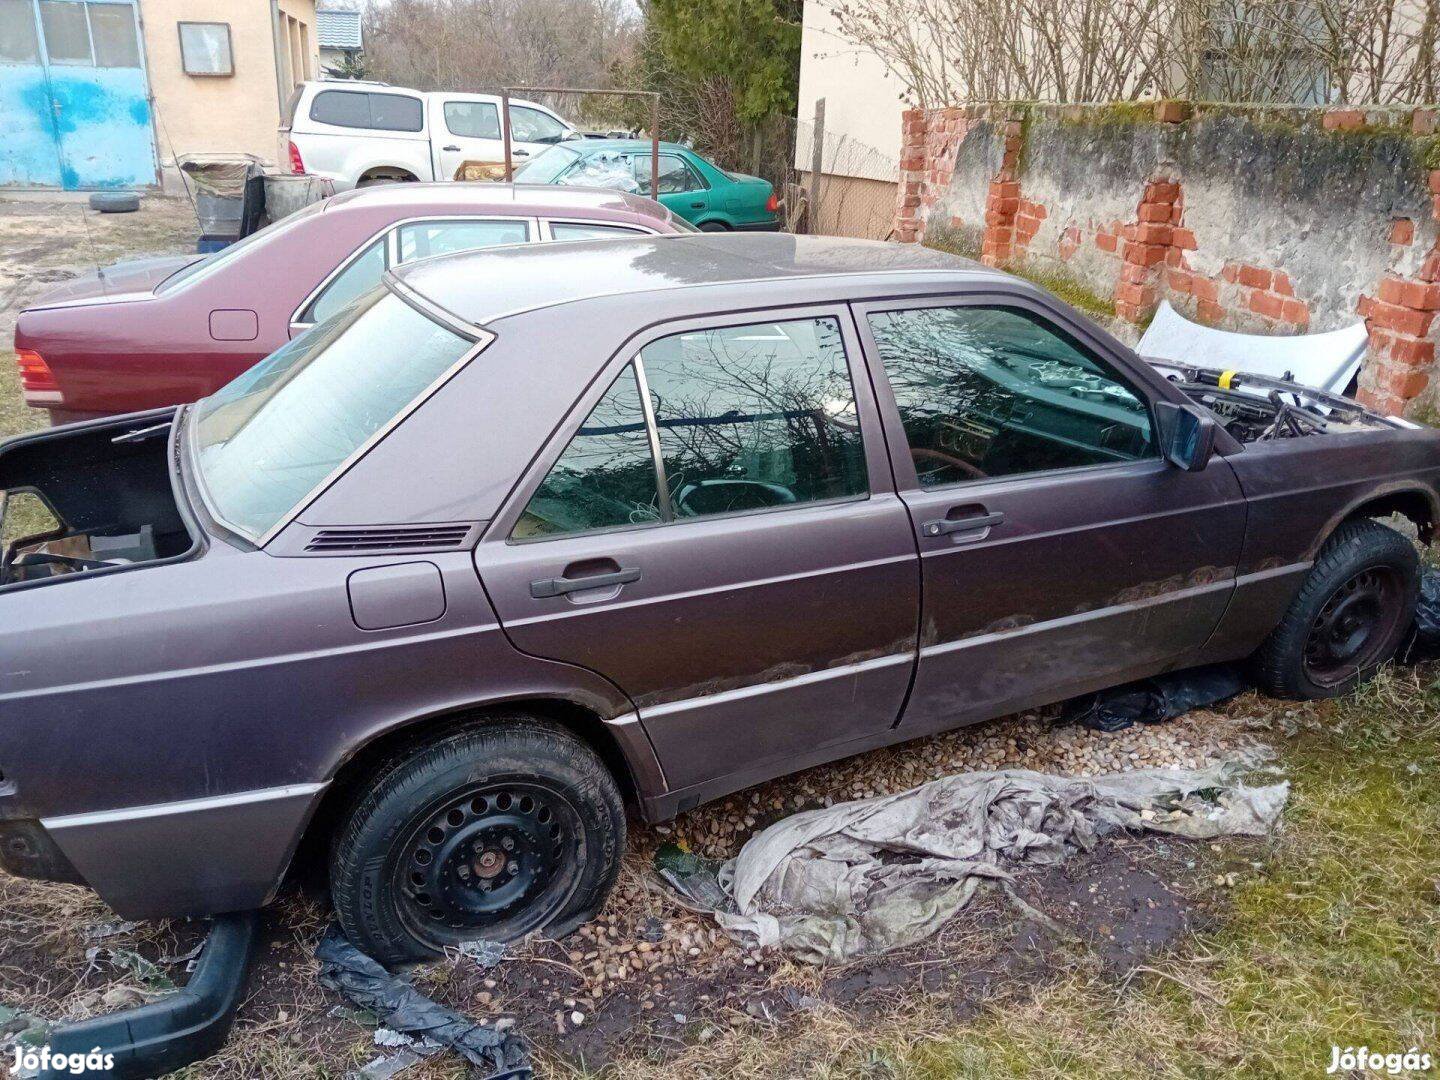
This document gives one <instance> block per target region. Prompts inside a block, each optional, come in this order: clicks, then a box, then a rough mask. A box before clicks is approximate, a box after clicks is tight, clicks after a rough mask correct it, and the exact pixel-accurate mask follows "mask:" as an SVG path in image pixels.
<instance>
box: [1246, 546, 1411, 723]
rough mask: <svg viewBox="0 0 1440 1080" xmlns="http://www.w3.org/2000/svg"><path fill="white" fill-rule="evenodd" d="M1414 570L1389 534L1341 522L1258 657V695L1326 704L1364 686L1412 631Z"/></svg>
mask: <svg viewBox="0 0 1440 1080" xmlns="http://www.w3.org/2000/svg"><path fill="white" fill-rule="evenodd" d="M1418 570H1419V557H1418V556H1417V555H1416V553H1415V548H1414V547H1413V546H1412V545H1411V543H1410V541H1408V540H1406V539H1405V537H1403V536H1401V535H1400V534H1399V533H1397V532H1396V531H1395V530H1394V529H1389V528H1386V527H1385V526H1384V525H1381V524H1379V523H1378V522H1375V521H1347V522H1345V523H1344V524H1343V525H1341V526H1340V527H1339V528H1338V529H1336V530H1335V534H1334V535H1333V536H1331V537H1330V539H1329V540H1327V541H1326V542H1325V545H1324V547H1322V548H1321V549H1320V554H1319V557H1318V558H1316V560H1315V565H1314V566H1313V567H1312V568H1311V570H1310V574H1309V576H1308V577H1306V579H1305V583H1304V584H1303V585H1302V586H1301V587H1300V593H1299V595H1298V596H1296V597H1295V600H1294V602H1293V603H1292V604H1291V605H1290V610H1288V611H1287V612H1286V613H1285V618H1284V619H1282V620H1281V622H1280V625H1279V626H1277V627H1276V628H1275V629H1274V630H1273V631H1271V633H1270V636H1269V637H1268V638H1267V639H1266V640H1265V644H1264V645H1262V646H1261V647H1260V650H1259V652H1257V653H1256V655H1255V673H1256V679H1257V681H1258V682H1259V684H1260V688H1261V689H1262V690H1264V691H1265V692H1266V693H1268V694H1271V695H1273V696H1275V697H1284V698H1326V697H1334V696H1336V695H1337V694H1341V693H1344V692H1345V691H1346V690H1349V689H1350V688H1352V687H1353V686H1355V685H1356V684H1358V683H1361V682H1364V681H1365V680H1366V679H1368V678H1370V677H1371V676H1372V675H1374V674H1375V672H1376V670H1377V669H1378V668H1379V667H1380V665H1382V664H1384V663H1385V662H1386V661H1387V660H1389V659H1390V658H1391V657H1392V656H1394V655H1395V650H1396V649H1397V648H1399V646H1400V641H1401V639H1402V638H1403V637H1404V636H1405V631H1406V630H1407V629H1408V628H1409V626H1410V620H1411V618H1412V617H1413V613H1414V610H1415V598H1416V595H1417V592H1418V589H1419V573H1418Z"/></svg>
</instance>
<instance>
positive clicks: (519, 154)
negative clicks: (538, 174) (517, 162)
mask: <svg viewBox="0 0 1440 1080" xmlns="http://www.w3.org/2000/svg"><path fill="white" fill-rule="evenodd" d="M510 156H511V157H529V156H530V151H529V150H511V151H510Z"/></svg>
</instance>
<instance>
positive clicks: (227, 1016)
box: [41, 911, 260, 1080]
mask: <svg viewBox="0 0 1440 1080" xmlns="http://www.w3.org/2000/svg"><path fill="white" fill-rule="evenodd" d="M259 925H260V913H259V912H257V911H243V912H239V913H238V914H234V915H221V916H219V917H217V918H216V920H215V922H214V925H213V926H211V928H210V936H209V938H208V939H207V940H206V942H205V947H204V948H203V949H202V950H201V952H200V958H199V959H198V960H197V961H196V964H195V973H194V974H193V975H191V976H190V981H189V983H187V984H186V985H185V987H184V988H183V989H180V990H177V991H176V992H175V993H173V994H170V995H168V996H166V997H164V998H161V999H160V1000H159V1001H153V1002H151V1003H149V1004H148V1005H140V1006H137V1007H136V1008H133V1009H126V1010H124V1011H122V1012H117V1013H111V1014H110V1015H108V1016H97V1017H94V1018H93V1019H90V1020H82V1021H80V1022H79V1023H75V1024H66V1025H65V1026H63V1027H58V1028H55V1029H54V1030H53V1031H52V1032H51V1033H50V1044H49V1045H50V1049H51V1051H52V1053H53V1054H55V1055H67V1056H68V1055H75V1054H78V1055H80V1056H81V1057H84V1056H86V1055H89V1054H91V1053H92V1052H95V1051H97V1050H98V1052H99V1053H100V1055H101V1056H102V1057H103V1056H104V1055H107V1054H108V1055H113V1057H114V1064H113V1065H112V1067H111V1068H109V1069H108V1070H104V1071H101V1072H88V1071H87V1073H86V1075H87V1076H96V1077H106V1078H108V1080H130V1078H132V1077H133V1078H139V1077H151V1076H163V1075H165V1074H166V1073H169V1072H174V1071H175V1070H176V1069H179V1068H182V1067H184V1066H186V1065H189V1064H191V1063H192V1062H196V1061H199V1060H201V1059H202V1058H207V1057H209V1056H210V1055H211V1054H213V1053H215V1051H217V1050H219V1049H220V1047H221V1046H223V1045H224V1043H225V1039H226V1036H228V1035H229V1034H230V1026H231V1024H233V1023H234V1021H235V1008H236V1006H237V1005H239V1003H240V996H241V994H243V993H244V991H245V983H246V979H247V977H248V975H249V972H250V960H251V958H252V957H253V955H254V953H255V941H256V937H257V932H258V929H259ZM69 1075H71V1074H70V1073H69V1072H68V1071H56V1070H54V1069H51V1070H49V1071H47V1072H44V1073H42V1074H41V1080H60V1078H61V1077H64V1076H69Z"/></svg>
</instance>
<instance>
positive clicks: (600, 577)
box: [530, 564, 640, 600]
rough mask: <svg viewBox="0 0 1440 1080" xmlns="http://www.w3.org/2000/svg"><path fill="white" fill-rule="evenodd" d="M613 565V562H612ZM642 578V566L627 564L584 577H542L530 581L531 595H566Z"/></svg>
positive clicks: (540, 598) (539, 597)
mask: <svg viewBox="0 0 1440 1080" xmlns="http://www.w3.org/2000/svg"><path fill="white" fill-rule="evenodd" d="M612 565H613V564H612ZM639 580H640V568H639V567H638V566H627V567H623V568H621V569H619V570H616V571H614V572H613V573H609V574H586V575H585V576H584V577H574V578H568V577H554V578H541V579H540V580H539V581H532V582H531V583H530V595H531V596H532V597H534V598H535V599H536V600H544V599H545V598H547V597H550V596H564V595H565V594H566V593H572V592H580V591H582V590H584V589H604V588H606V587H608V586H610V585H628V584H630V582H632V581H639Z"/></svg>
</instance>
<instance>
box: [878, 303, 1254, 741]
mask: <svg viewBox="0 0 1440 1080" xmlns="http://www.w3.org/2000/svg"><path fill="white" fill-rule="evenodd" d="M856 314H857V321H858V323H859V325H860V331H861V334H862V336H863V338H864V340H865V342H866V351H867V354H868V356H869V357H870V361H871V368H872V371H873V373H874V375H875V378H876V392H877V396H878V399H879V402H880V407H881V412H882V415H883V416H884V419H885V424H886V431H887V434H888V436H889V440H890V446H891V448H892V452H893V461H894V466H895V472H896V478H897V482H898V484H899V488H900V497H901V499H902V500H903V501H904V502H905V504H906V506H907V507H908V509H909V511H910V516H911V523H912V527H913V529H914V531H915V535H916V537H917V540H918V543H919V545H920V553H921V564H922V567H923V572H922V578H923V586H922V588H923V593H924V605H923V612H922V618H921V625H922V628H923V629H922V632H921V640H920V660H919V664H918V668H917V672H916V680H915V686H914V689H913V691H912V694H911V697H910V701H909V703H908V705H907V707H906V712H905V718H904V724H905V725H906V726H911V725H913V726H914V727H916V728H917V729H919V730H933V729H939V728H945V727H951V726H954V725H955V724H958V723H964V722H968V721H971V720H979V719H985V718H987V717H990V716H996V715H1001V714H1003V713H1006V712H1010V711H1013V710H1016V709H1020V708H1028V707H1031V706H1035V705H1040V704H1045V703H1049V702H1054V701H1059V700H1062V699H1064V698H1067V697H1070V696H1073V695H1076V694H1081V693H1086V692H1089V691H1093V690H1097V689H1100V688H1102V687H1105V686H1108V685H1113V684H1117V683H1121V682H1125V681H1128V680H1130V679H1134V678H1139V677H1143V676H1147V675H1151V674H1155V673H1157V672H1159V671H1161V670H1165V669H1167V668H1169V667H1173V666H1179V665H1183V663H1184V661H1185V660H1186V659H1187V658H1188V657H1191V656H1193V655H1194V654H1196V653H1197V652H1198V651H1199V650H1200V648H1201V647H1202V646H1203V645H1204V643H1205V641H1206V640H1207V639H1208V638H1209V636H1210V633H1211V631H1212V630H1213V629H1214V628H1215V626H1216V625H1217V623H1218V622H1219V619H1220V617H1221V615H1222V614H1223V613H1224V610H1225V606H1226V604H1227V603H1228V602H1229V599H1230V596H1231V594H1232V592H1233V590H1234V584H1235V568H1236V565H1237V563H1238V560H1239V555H1240V545H1241V541H1242V539H1243V533H1244V523H1245V504H1244V500H1243V497H1242V495H1241V492H1240V489H1239V485H1238V483H1237V482H1236V479H1235V476H1234V474H1233V472H1232V470H1231V469H1230V467H1229V466H1228V465H1227V464H1226V463H1225V461H1224V460H1223V459H1221V458H1216V459H1214V460H1213V461H1212V462H1211V463H1210V465H1209V467H1207V468H1205V469H1204V470H1202V471H1199V472H1193V473H1192V472H1184V471H1182V470H1180V469H1177V468H1175V467H1173V466H1171V465H1169V464H1168V463H1167V462H1166V461H1165V460H1164V459H1163V458H1162V457H1161V456H1160V454H1159V448H1158V439H1157V436H1156V433H1155V425H1154V417H1153V398H1154V396H1155V393H1156V388H1155V387H1154V385H1153V383H1151V382H1149V380H1148V379H1147V377H1146V374H1145V372H1144V371H1143V370H1141V369H1140V368H1139V364H1140V363H1141V362H1140V361H1138V360H1131V361H1128V362H1127V361H1126V360H1125V358H1124V357H1123V356H1122V355H1121V354H1119V353H1117V352H1115V351H1114V350H1112V349H1111V348H1109V346H1108V344H1107V343H1106V342H1105V341H1104V340H1103V339H1102V338H1101V337H1099V336H1098V335H1096V334H1093V333H1091V332H1090V331H1089V330H1087V329H1086V328H1085V327H1084V326H1083V324H1081V323H1079V322H1078V321H1077V322H1071V321H1069V320H1068V319H1066V318H1064V317H1063V316H1061V315H1060V313H1059V312H1057V311H1052V310H1051V309H1050V308H1048V307H1047V306H1045V305H1042V304H1040V303H1039V302H1038V301H1034V300H1031V299H1028V298H1025V297H1022V296H1019V295H1003V294H1002V295H996V296H992V297H983V296H982V297H966V298H954V299H940V300H924V301H913V300H912V301H906V302H888V303H877V304H865V305H858V306H857V311H856ZM1131 365H1134V366H1131Z"/></svg>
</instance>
